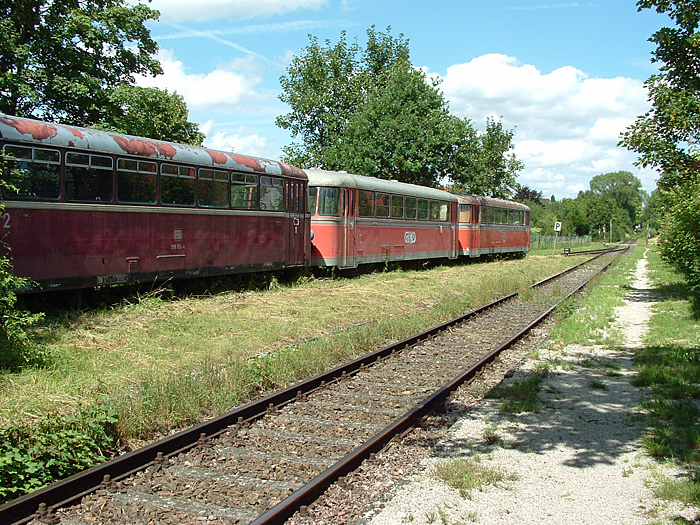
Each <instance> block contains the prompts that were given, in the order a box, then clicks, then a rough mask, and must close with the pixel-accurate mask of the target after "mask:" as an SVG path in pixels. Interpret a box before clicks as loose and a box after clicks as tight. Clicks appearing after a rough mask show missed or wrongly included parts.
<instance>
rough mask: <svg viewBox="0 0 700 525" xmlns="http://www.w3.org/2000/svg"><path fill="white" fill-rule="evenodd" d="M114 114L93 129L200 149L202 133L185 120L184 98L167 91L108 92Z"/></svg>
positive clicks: (122, 88) (132, 88) (133, 89)
mask: <svg viewBox="0 0 700 525" xmlns="http://www.w3.org/2000/svg"><path fill="white" fill-rule="evenodd" d="M109 98H110V100H111V101H112V102H113V103H114V107H115V111H114V112H113V113H112V114H111V115H110V116H108V117H107V118H105V119H104V120H102V121H101V122H99V123H98V124H97V125H96V126H95V127H96V128H99V129H103V130H107V131H116V132H117V133H126V134H127V135H137V136H141V137H150V138H152V139H158V140H169V141H171V142H179V143H181V144H191V145H193V146H201V145H202V142H203V141H204V133H201V132H200V131H199V129H198V126H197V124H195V123H193V122H190V121H188V120H187V119H188V110H187V105H186V104H185V101H184V99H183V98H182V96H181V95H178V94H177V93H168V91H167V90H160V89H156V88H144V87H139V86H120V87H118V88H116V89H114V90H112V92H111V93H110V97H109Z"/></svg>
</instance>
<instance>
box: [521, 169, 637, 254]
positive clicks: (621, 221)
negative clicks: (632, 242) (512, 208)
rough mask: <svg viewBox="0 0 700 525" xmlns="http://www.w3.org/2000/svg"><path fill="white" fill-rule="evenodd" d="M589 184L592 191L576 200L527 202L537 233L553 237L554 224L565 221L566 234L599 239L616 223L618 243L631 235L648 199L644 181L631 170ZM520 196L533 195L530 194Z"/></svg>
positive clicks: (583, 192)
mask: <svg viewBox="0 0 700 525" xmlns="http://www.w3.org/2000/svg"><path fill="white" fill-rule="evenodd" d="M589 185H590V189H589V190H588V191H582V192H579V194H578V196H577V197H576V198H575V199H562V200H560V201H556V200H541V199H539V200H537V199H530V200H528V199H525V200H524V202H525V203H526V204H528V206H530V209H531V217H530V224H531V226H532V229H533V232H535V233H538V232H541V233H542V234H544V235H549V234H551V232H552V228H553V225H554V222H555V221H561V222H562V224H563V233H564V235H593V236H594V237H597V236H598V233H599V232H602V230H603V227H605V228H606V232H609V227H610V222H611V221H612V223H613V239H614V240H622V239H624V238H626V237H627V236H629V235H630V234H631V233H632V232H633V231H634V226H635V224H637V222H638V220H639V218H640V217H641V213H642V203H643V201H644V200H645V198H646V192H645V191H644V190H643V189H642V183H641V181H640V180H639V179H638V178H637V177H635V176H634V175H633V174H632V173H630V172H628V171H618V172H612V173H605V174H602V175H596V176H595V177H593V178H592V179H591V181H590V183H589ZM520 193H521V195H524V196H531V193H530V192H526V191H522V192H520ZM535 195H537V193H535ZM540 196H541V195H540Z"/></svg>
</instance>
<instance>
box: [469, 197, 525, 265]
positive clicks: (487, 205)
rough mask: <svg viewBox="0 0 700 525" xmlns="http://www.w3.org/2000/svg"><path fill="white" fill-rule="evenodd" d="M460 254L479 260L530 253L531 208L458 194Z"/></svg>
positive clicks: (503, 201)
mask: <svg viewBox="0 0 700 525" xmlns="http://www.w3.org/2000/svg"><path fill="white" fill-rule="evenodd" d="M457 198H458V200H459V221H458V222H459V226H458V229H459V235H458V244H459V255H461V256H469V257H480V256H482V255H489V254H498V253H527V252H528V251H530V208H529V207H527V206H526V205H524V204H520V203H519V202H512V201H507V200H502V199H494V198H491V197H476V196H474V195H457Z"/></svg>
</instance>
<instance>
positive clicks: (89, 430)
mask: <svg viewBox="0 0 700 525" xmlns="http://www.w3.org/2000/svg"><path fill="white" fill-rule="evenodd" d="M116 422H117V417H116V412H114V411H113V410H112V409H109V408H107V407H105V406H102V405H99V406H93V407H90V408H86V409H83V410H82V411H81V412H79V413H77V414H65V415H62V416H53V417H51V418H49V419H46V420H44V421H42V422H41V423H39V424H38V425H36V426H32V427H28V426H24V425H21V426H20V425H11V426H8V427H6V428H4V429H0V504H2V503H4V502H7V501H10V500H12V499H14V498H17V497H19V496H22V495H24V494H27V493H29V492H32V491H33V490H36V489H38V488H40V487H42V486H44V485H47V484H49V483H52V482H54V481H57V480H59V479H62V478H65V477H68V476H70V475H72V474H75V473H77V472H80V471H82V470H85V469H87V468H90V467H92V466H94V465H97V464H99V463H101V462H103V461H105V460H106V459H108V458H109V456H110V455H112V454H113V453H114V451H115V450H116V447H117V438H116Z"/></svg>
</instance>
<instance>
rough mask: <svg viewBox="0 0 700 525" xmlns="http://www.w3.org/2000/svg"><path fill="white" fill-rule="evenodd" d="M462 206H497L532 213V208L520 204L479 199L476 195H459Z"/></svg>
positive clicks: (490, 198)
mask: <svg viewBox="0 0 700 525" xmlns="http://www.w3.org/2000/svg"><path fill="white" fill-rule="evenodd" d="M457 199H458V200H459V203H460V204H474V205H479V206H495V207H497V208H508V209H511V210H522V211H530V208H529V207H528V206H526V205H525V204H521V203H519V202H514V201H507V200H505V199H496V198H494V197H477V196H476V195H465V194H457Z"/></svg>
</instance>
